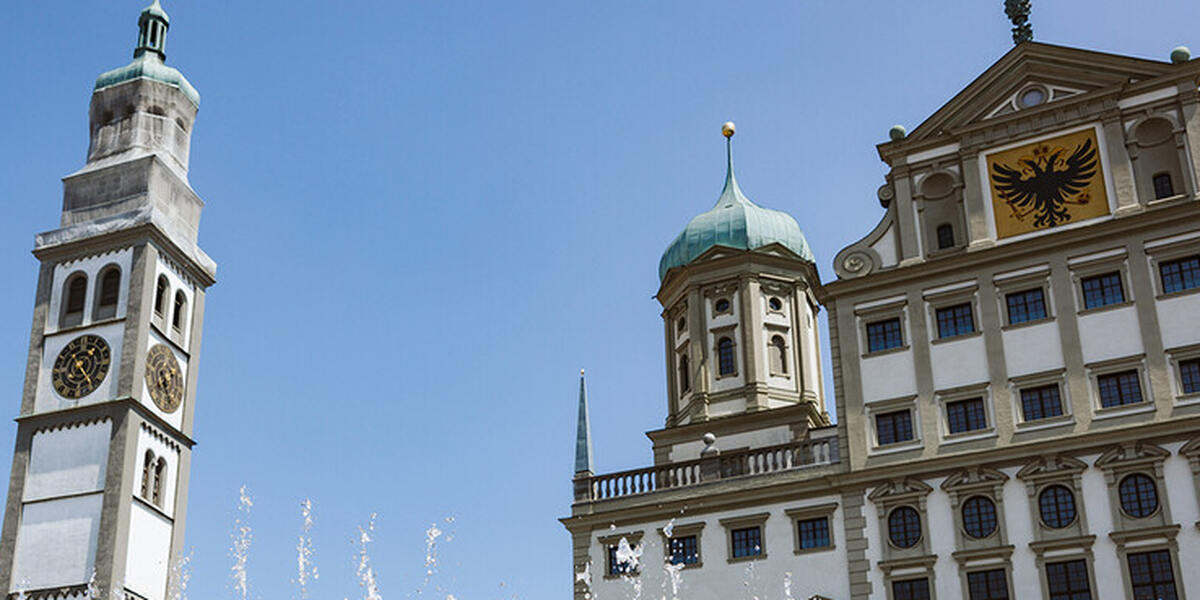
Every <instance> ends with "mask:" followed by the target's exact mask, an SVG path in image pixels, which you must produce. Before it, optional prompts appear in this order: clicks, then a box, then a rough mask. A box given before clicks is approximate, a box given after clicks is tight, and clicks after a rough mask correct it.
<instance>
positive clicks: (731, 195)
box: [717, 121, 753, 207]
mask: <svg viewBox="0 0 1200 600" xmlns="http://www.w3.org/2000/svg"><path fill="white" fill-rule="evenodd" d="M736 131H737V128H736V126H735V125H734V124H733V121H726V122H725V124H724V125H722V126H721V134H722V135H724V136H725V189H723V190H721V197H720V198H718V199H717V206H718V207H721V206H733V205H734V204H735V203H737V204H753V202H750V199H749V198H747V197H746V195H745V194H743V193H742V188H740V187H738V183H737V177H735V176H734V174H733V134H734V133H735V132H736Z"/></svg>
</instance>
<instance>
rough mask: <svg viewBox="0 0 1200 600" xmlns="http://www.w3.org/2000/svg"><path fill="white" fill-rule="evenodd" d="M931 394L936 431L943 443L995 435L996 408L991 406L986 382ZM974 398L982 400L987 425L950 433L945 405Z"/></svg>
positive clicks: (988, 387) (989, 391)
mask: <svg viewBox="0 0 1200 600" xmlns="http://www.w3.org/2000/svg"><path fill="white" fill-rule="evenodd" d="M933 396H934V401H935V402H936V403H937V406H938V416H939V418H938V423H939V425H938V430H939V431H938V433H939V434H941V437H942V443H943V444H956V443H959V442H968V441H974V440H979V439H984V438H989V437H996V435H997V433H996V410H995V408H994V407H993V406H992V394H991V388H990V386H989V385H988V383H986V382H984V383H976V384H972V385H965V386H959V387H955V388H949V389H946V390H941V391H937V392H934V394H933ZM975 398H980V399H982V400H983V412H984V414H985V415H986V418H987V427H984V428H983V429H975V430H971V431H964V432H961V433H950V415H949V413H947V412H946V410H947V409H946V405H947V404H948V403H951V402H957V401H959V400H971V399H975Z"/></svg>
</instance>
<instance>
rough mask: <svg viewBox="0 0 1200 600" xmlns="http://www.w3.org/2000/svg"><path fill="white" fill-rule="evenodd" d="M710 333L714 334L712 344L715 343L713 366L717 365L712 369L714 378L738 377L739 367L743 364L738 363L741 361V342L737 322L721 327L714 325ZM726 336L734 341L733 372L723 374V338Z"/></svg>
mask: <svg viewBox="0 0 1200 600" xmlns="http://www.w3.org/2000/svg"><path fill="white" fill-rule="evenodd" d="M708 333H709V335H710V336H712V344H713V345H712V357H713V367H715V368H713V369H711V370H712V375H713V379H725V378H728V377H737V376H738V367H739V366H741V365H739V364H738V363H740V362H741V361H739V360H738V346H739V344H738V336H737V323H731V324H729V325H722V326H720V327H713V328H712V329H710V330H709V332H708ZM726 337H727V338H729V341H731V342H733V372H732V373H725V374H722V373H721V338H726Z"/></svg>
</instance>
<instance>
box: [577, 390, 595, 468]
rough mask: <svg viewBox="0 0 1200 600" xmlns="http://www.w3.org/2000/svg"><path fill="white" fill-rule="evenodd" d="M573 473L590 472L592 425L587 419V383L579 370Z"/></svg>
mask: <svg viewBox="0 0 1200 600" xmlns="http://www.w3.org/2000/svg"><path fill="white" fill-rule="evenodd" d="M575 473H576V474H580V473H588V474H591V473H592V427H591V424H590V422H589V420H588V401H587V385H586V384H585V383H584V379H583V369H580V370H579V421H578V423H577V424H576V427H575Z"/></svg>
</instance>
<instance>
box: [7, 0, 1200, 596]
mask: <svg viewBox="0 0 1200 600" xmlns="http://www.w3.org/2000/svg"><path fill="white" fill-rule="evenodd" d="M142 4H143V3H142V2H140V1H137V0H105V1H104V2H95V1H91V2H84V1H62V2H53V3H50V2H36V3H35V2H21V3H16V2H14V3H9V5H8V6H6V7H5V19H4V21H3V23H0V81H3V82H4V92H5V93H4V103H3V107H4V110H2V111H0V131H3V133H4V134H3V137H2V138H0V140H2V141H0V197H2V198H3V202H4V204H3V206H4V207H5V211H4V214H5V218H4V219H0V278H2V280H3V281H6V282H8V283H7V284H6V285H5V286H4V288H3V289H4V293H2V294H0V391H5V393H4V394H3V395H0V397H2V398H7V400H6V401H5V402H4V403H0V415H4V414H7V415H11V416H15V415H16V413H17V409H18V406H19V399H20V391H21V387H22V379H23V377H24V366H25V354H26V352H27V348H28V335H29V318H30V316H31V308H32V299H33V293H34V283H35V277H36V274H37V265H36V261H35V259H34V258H33V257H32V256H31V255H30V254H29V250H30V249H31V248H32V238H33V234H34V233H36V232H40V231H46V230H49V229H53V228H54V227H56V226H57V223H58V217H59V210H60V202H61V199H60V198H61V196H60V194H61V187H60V183H59V179H60V178H61V177H62V176H64V175H66V174H68V173H71V172H73V171H75V170H76V169H78V168H79V167H80V166H82V164H83V160H84V156H85V153H86V149H87V103H88V99H89V94H90V90H91V84H92V82H93V81H94V79H95V77H96V75H98V74H99V73H100V72H102V71H105V70H107V69H110V68H113V67H117V66H120V65H122V64H124V63H125V62H127V61H128V59H129V57H130V52H131V51H132V48H133V42H134V40H135V35H136V17H137V12H138V10H140V9H141V7H142ZM1002 5H1003V3H1002V2H1001V1H1000V0H995V1H987V2H984V1H971V2H949V1H947V2H886V3H885V2H839V3H834V2H825V3H818V2H773V3H772V2H742V3H729V2H715V1H707V0H692V1H688V2H682V1H681V2H653V3H651V2H632V1H621V2H589V3H584V2H575V3H571V2H542V3H534V2H505V3H501V2H486V3H485V2H475V3H466V2H459V3H452V2H409V1H403V2H395V1H390V2H383V1H376V0H366V1H360V2H355V3H335V2H327V1H321V2H318V1H316V0H293V1H291V2H286V3H285V2H279V1H265V0H264V1H258V2H232V1H230V0H205V1H204V2H198V1H195V0H168V1H167V2H166V3H165V5H164V6H165V8H166V9H167V10H168V11H169V12H170V13H171V16H172V28H171V31H170V36H169V38H168V62H169V63H170V64H172V65H174V66H176V67H178V68H180V69H181V70H182V71H183V72H184V73H185V74H186V75H187V76H188V77H189V79H190V80H191V81H192V83H193V84H195V86H196V87H197V88H198V89H199V90H200V93H201V95H202V103H201V109H200V115H199V119H198V121H197V124H196V127H195V134H194V136H193V144H192V170H191V183H192V186H193V187H194V188H195V189H196V191H197V192H199V194H200V195H201V197H203V198H204V199H205V201H206V202H207V203H208V206H207V208H206V210H205V213H204V220H203V222H202V225H201V232H200V235H201V244H202V246H203V247H204V248H205V250H206V251H207V252H208V253H209V254H210V255H212V256H213V257H214V258H215V259H216V260H217V261H218V262H219V263H220V269H219V272H218V280H219V282H218V284H217V285H216V286H215V287H213V288H212V289H211V290H210V293H209V296H208V303H207V317H206V321H205V332H204V348H203V353H202V357H201V368H200V381H199V397H198V399H197V410H196V437H197V439H198V440H199V445H198V446H197V448H196V450H195V454H194V462H193V471H192V478H191V497H190V498H191V499H190V510H189V515H188V517H189V518H188V521H189V522H188V537H187V546H188V547H189V548H190V549H192V550H193V552H194V558H193V580H192V585H191V588H190V592H191V593H190V595H191V596H192V597H194V598H223V597H224V598H229V597H232V596H233V593H232V591H231V590H230V588H229V584H228V573H229V567H230V564H231V562H232V561H231V559H230V558H229V556H228V548H229V545H230V531H231V528H232V525H233V520H234V517H235V506H236V499H237V490H238V488H239V487H240V486H242V485H243V484H245V485H247V486H248V488H249V490H250V492H251V493H252V495H253V497H254V500H255V507H254V510H253V512H252V514H251V516H250V525H251V527H252V528H253V530H254V535H255V539H254V543H253V547H252V549H251V553H250V561H249V569H250V574H249V576H250V588H251V592H250V595H251V597H253V598H263V599H271V600H275V599H282V598H288V597H292V596H294V593H295V592H294V589H295V588H294V586H293V584H292V583H291V582H292V580H293V579H295V577H296V574H295V545H296V536H297V535H298V534H299V531H300V513H299V503H300V501H301V500H302V499H304V498H311V499H312V501H313V503H314V514H315V529H314V532H313V533H314V545H315V550H316V560H317V564H318V566H319V569H320V572H321V577H320V580H319V581H318V582H317V583H316V584H315V585H314V586H312V589H313V597H321V598H325V597H328V598H345V597H355V596H356V595H360V592H359V590H358V588H357V585H356V582H355V580H354V575H353V571H354V552H355V547H354V544H353V541H354V538H355V532H356V527H357V526H359V525H360V524H364V523H365V522H366V521H367V519H368V518H369V516H370V515H371V514H372V513H378V523H377V525H378V529H377V537H376V541H375V543H374V544H373V545H372V559H373V562H374V564H375V566H376V569H377V571H378V573H379V580H380V585H381V586H382V591H383V595H384V596H385V597H388V598H399V597H406V598H407V597H410V596H414V595H416V592H417V590H423V594H422V595H430V594H432V595H433V597H436V598H444V597H445V595H446V594H447V593H452V594H453V595H454V596H455V597H456V598H459V599H460V600H466V599H485V598H490V599H501V598H503V599H508V598H513V597H517V598H563V597H566V595H567V594H568V593H569V590H570V586H571V577H570V568H571V567H570V539H569V536H568V535H567V533H566V531H565V530H564V529H563V528H562V526H561V525H560V524H559V523H558V522H557V520H556V519H557V518H558V517H560V516H564V515H566V514H567V513H568V512H569V503H570V491H571V488H570V482H569V480H570V476H571V470H572V456H571V453H572V450H573V439H572V436H573V434H574V431H575V429H574V418H575V413H574V410H575V404H574V403H575V395H576V389H577V377H578V375H577V374H578V370H579V368H580V367H586V368H587V369H588V385H589V390H590V394H591V399H592V418H593V423H592V431H593V434H594V445H595V450H596V466H597V469H598V470H599V471H615V470H620V469H625V468H634V467H638V466H643V465H648V464H649V463H650V462H651V455H650V452H649V443H648V441H647V440H646V438H645V437H644V435H643V432H644V431H646V430H650V429H656V428H658V427H661V425H662V422H663V421H662V420H663V418H664V416H665V413H664V411H665V382H664V379H665V370H664V366H663V350H662V340H661V332H662V325H661V321H660V319H659V311H660V307H659V306H658V304H657V302H656V301H654V300H653V298H652V296H653V294H654V293H655V291H656V289H657V285H658V281H657V278H656V268H657V265H658V258H659V255H660V253H661V252H662V250H663V249H664V248H665V247H666V245H667V244H668V243H669V242H670V241H671V239H672V238H673V237H674V236H675V235H676V234H677V233H678V232H679V230H680V229H681V228H682V227H683V226H684V225H685V224H686V223H687V221H688V219H690V218H691V217H692V216H693V215H695V214H697V213H699V212H702V211H704V210H707V209H708V208H709V207H710V206H711V205H712V203H713V202H715V200H716V197H717V195H718V193H719V192H720V188H721V183H722V180H723V176H724V173H723V153H724V149H723V145H722V140H721V137H720V133H719V131H720V125H721V123H722V122H724V121H726V120H729V119H732V120H735V121H736V122H737V123H738V136H737V138H736V154H737V163H738V177H739V182H740V183H741V185H742V188H743V189H744V190H745V192H746V194H747V195H748V196H749V197H750V198H751V199H753V200H755V201H756V202H758V203H759V204H762V205H765V206H768V207H772V208H778V209H782V210H786V211H788V212H790V213H791V214H793V215H795V216H796V217H797V219H798V220H799V222H800V224H801V226H802V227H803V228H804V229H805V231H806V233H807V235H808V238H809V241H810V243H811V244H812V247H813V249H814V252H815V253H816V256H817V261H818V266H819V268H820V271H821V274H822V277H824V278H829V277H832V269H831V267H830V265H831V261H832V258H833V256H834V254H836V252H837V251H838V250H839V249H840V248H841V247H843V246H845V245H848V244H849V243H851V242H853V241H854V240H856V239H858V238H859V237H861V236H862V235H864V234H866V233H867V232H868V231H869V230H870V229H871V228H872V227H873V226H874V225H875V223H876V222H877V221H878V219H879V218H880V217H881V209H880V208H879V205H878V203H877V201H876V200H875V189H876V188H877V187H878V186H879V185H880V184H881V183H882V181H883V176H884V174H885V172H886V168H885V165H883V164H882V163H881V162H880V161H879V160H878V157H877V155H876V153H875V149H874V145H875V144H876V143H878V142H880V141H882V140H883V139H885V138H886V135H887V130H888V128H889V127H890V126H891V125H893V124H894V123H901V124H904V125H906V126H908V127H909V128H910V129H912V128H913V127H915V126H916V125H917V124H918V123H919V122H920V121H921V120H922V119H923V118H925V117H926V116H927V115H928V114H930V113H931V112H933V111H934V110H936V109H937V108H938V107H939V106H940V105H941V104H942V103H943V102H945V101H946V100H948V99H949V98H950V97H951V96H952V95H953V94H954V93H956V92H957V91H958V90H959V89H961V87H962V86H964V85H965V84H967V83H968V82H969V81H971V79H973V78H974V77H975V76H976V75H977V74H979V73H980V72H981V71H982V70H983V69H985V68H986V67H987V66H988V65H990V64H991V63H992V62H993V61H995V60H996V59H998V58H999V57H1000V56H1001V55H1003V53H1004V52H1006V51H1007V50H1008V49H1009V48H1010V47H1011V45H1012V44H1011V41H1010V38H1009V33H1008V23H1007V21H1006V19H1005V17H1004V14H1003V10H1002ZM1033 22H1034V33H1035V37H1036V39H1038V40H1040V41H1046V42H1051V43H1058V44H1063V45H1071V46H1079V47H1085V48H1093V49H1098V50H1104V51H1109V52H1115V53H1125V54H1132V55H1136V56H1143V57H1148V58H1156V59H1163V60H1165V59H1166V57H1167V55H1168V53H1169V52H1170V50H1171V48H1173V47H1174V46H1176V45H1179V44H1190V45H1191V46H1192V47H1193V48H1197V50H1198V51H1200V39H1197V38H1196V37H1195V35H1196V34H1195V23H1197V22H1200V5H1198V4H1197V3H1195V2H1190V1H1185V0H1179V1H1171V2H1165V1H1163V2H1146V3H1139V4H1138V5H1137V7H1136V9H1134V8H1133V4H1132V3H1129V2H1117V1H1115V0H1106V1H1102V2H1095V1H1084V0H1055V1H1054V2H1035V6H1034V18H1033ZM822 342H823V344H825V346H826V349H827V347H828V339H827V337H823V340H822ZM826 353H827V352H826ZM826 360H828V357H826ZM831 393H832V392H831ZM15 433H16V425H15V424H14V423H12V422H7V423H6V424H2V425H0V464H2V465H6V466H7V465H8V464H9V463H10V456H11V454H10V453H11V448H12V445H13V438H14V436H15ZM447 517H453V519H454V522H453V523H452V524H448V523H447V522H446V521H445V519H446V518H447ZM434 522H437V523H439V526H440V527H441V528H442V529H445V530H447V531H448V532H449V533H450V534H452V535H453V539H452V540H450V541H443V543H442V544H441V546H440V549H439V560H440V562H441V564H440V566H439V568H438V572H437V573H436V574H435V575H434V576H433V577H432V578H431V579H430V581H429V582H428V583H425V578H426V577H425V566H424V565H425V563H424V556H425V535H424V531H425V529H426V528H427V527H429V525H430V524H431V523H434Z"/></svg>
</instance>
